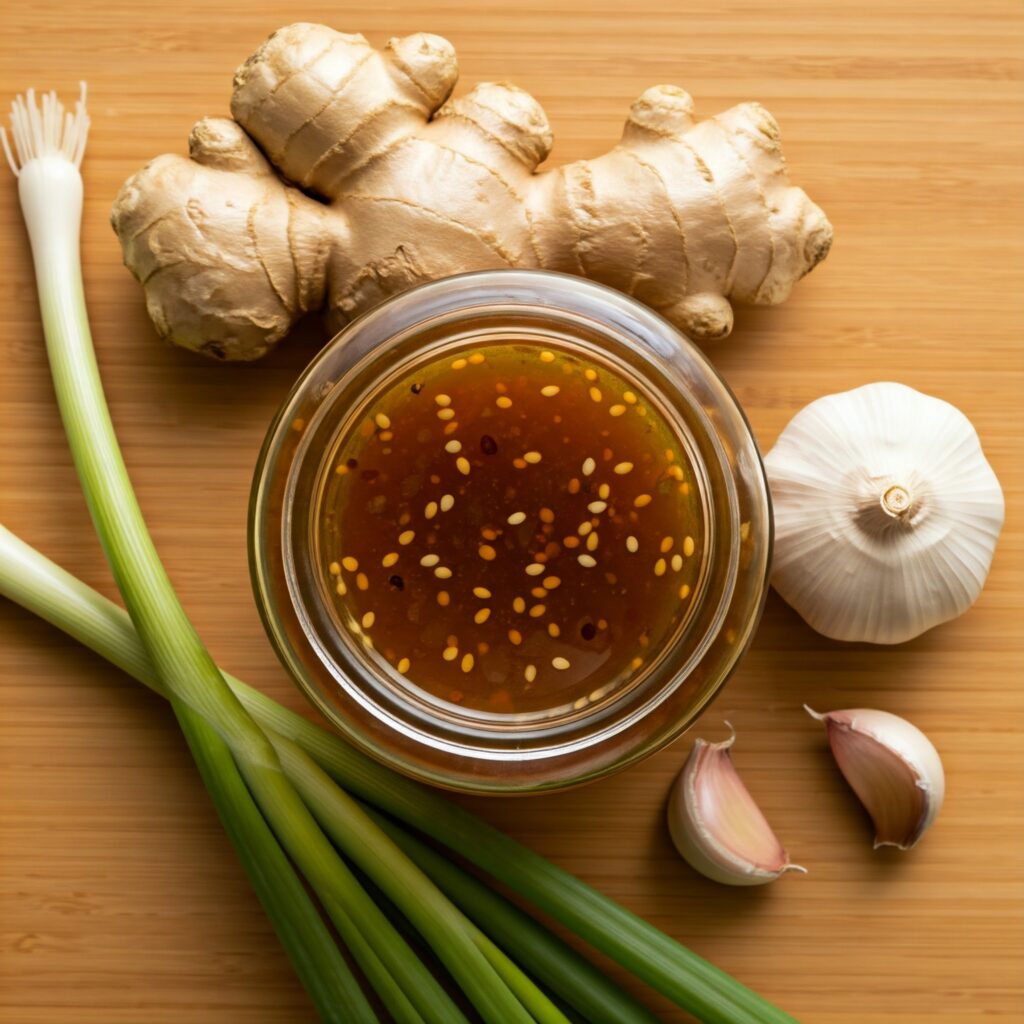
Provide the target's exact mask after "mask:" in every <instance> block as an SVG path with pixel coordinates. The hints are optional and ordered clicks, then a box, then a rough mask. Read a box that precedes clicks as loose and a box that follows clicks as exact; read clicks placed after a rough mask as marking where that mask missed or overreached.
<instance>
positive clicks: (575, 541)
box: [562, 537, 580, 548]
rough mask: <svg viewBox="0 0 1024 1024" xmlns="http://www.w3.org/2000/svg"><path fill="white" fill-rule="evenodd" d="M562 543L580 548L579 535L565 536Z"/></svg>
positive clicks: (569, 546)
mask: <svg viewBox="0 0 1024 1024" xmlns="http://www.w3.org/2000/svg"><path fill="white" fill-rule="evenodd" d="M562 543H563V544H564V545H565V546H566V547H567V548H578V547H579V546H580V539H579V537H563V538H562Z"/></svg>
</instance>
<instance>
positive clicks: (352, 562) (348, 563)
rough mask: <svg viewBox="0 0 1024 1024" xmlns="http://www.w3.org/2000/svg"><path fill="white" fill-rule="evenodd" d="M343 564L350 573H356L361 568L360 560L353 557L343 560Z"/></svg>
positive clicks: (347, 556) (349, 556) (348, 556)
mask: <svg viewBox="0 0 1024 1024" xmlns="http://www.w3.org/2000/svg"><path fill="white" fill-rule="evenodd" d="M341 564H342V565H343V566H345V568H346V569H348V571H349V572H355V571H356V569H358V568H359V559H357V558H353V557H352V556H351V555H346V556H345V557H344V558H343V559H342V560H341Z"/></svg>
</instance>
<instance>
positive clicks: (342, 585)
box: [334, 580, 348, 597]
mask: <svg viewBox="0 0 1024 1024" xmlns="http://www.w3.org/2000/svg"><path fill="white" fill-rule="evenodd" d="M334 590H335V593H337V594H339V595H340V596H341V597H344V596H345V595H346V594H347V593H348V587H346V586H345V581H344V580H338V585H337V586H336V587H335V588H334Z"/></svg>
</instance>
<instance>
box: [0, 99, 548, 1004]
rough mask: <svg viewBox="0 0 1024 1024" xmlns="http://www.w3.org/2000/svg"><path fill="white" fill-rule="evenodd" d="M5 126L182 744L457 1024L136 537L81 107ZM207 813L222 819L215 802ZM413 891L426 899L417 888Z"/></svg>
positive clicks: (45, 285) (116, 538) (105, 500)
mask: <svg viewBox="0 0 1024 1024" xmlns="http://www.w3.org/2000/svg"><path fill="white" fill-rule="evenodd" d="M12 123H13V127H14V136H15V146H16V148H17V153H18V163H17V164H16V163H15V161H14V160H13V157H12V155H11V153H10V149H9V147H8V146H7V141H6V136H5V138H4V148H5V151H6V152H7V154H8V158H9V159H10V160H11V164H12V168H13V169H14V171H15V174H17V175H18V191H19V197H20V199H21V207H22V212H23V214H24V217H25V223H26V226H27V227H28V233H29V240H30V242H31V246H32V255H33V259H34V262H35V271H36V285H37V288H38V292H39V304H40V308H41V311H42V318H43V329H44V334H45V337H46V348H47V354H48V357H49V361H50V369H51V373H52V377H53V383H54V389H55V391H56V395H57V402H58V405H59V407H60V411H61V416H62V418H63V421H64V429H65V433H66V435H67V439H68V444H69V447H70V449H71V454H72V457H73V459H74V462H75V467H76V469H77V471H78V476H79V480H80V481H81V484H82V490H83V492H84V494H85V498H86V502H87V504H88V506H89V511H90V513H91V515H92V520H93V524H94V526H95V528H96V532H97V534H98V535H99V538H100V542H101V543H102V545H103V548H104V551H105V553H106V556H107V561H108V562H109V563H110V567H111V569H112V571H113V574H114V578H115V580H116V582H117V585H118V588H119V589H120V591H121V594H122V596H123V597H124V600H125V604H126V605H127V607H128V611H129V614H130V615H131V619H132V622H133V623H134V625H135V628H136V630H137V632H138V635H139V638H140V639H141V641H142V644H143V647H144V648H145V650H146V652H147V654H148V655H149V657H150V660H151V661H152V664H153V668H154V670H155V672H156V675H157V677H158V678H159V680H160V682H161V684H162V686H163V688H164V691H165V693H166V695H167V697H168V699H169V700H170V702H171V707H172V709H173V710H174V713H175V715H176V717H177V718H178V721H179V723H180V725H181V727H182V729H183V731H184V732H185V734H186V737H187V738H188V740H189V744H190V746H191V747H193V748H195V747H200V748H203V749H205V748H207V747H209V751H210V760H211V763H213V760H214V758H215V757H226V756H227V752H226V751H220V750H218V749H216V748H217V746H218V745H219V744H220V743H221V742H225V743H226V744H227V747H228V748H229V750H230V755H231V756H232V757H233V758H234V762H235V764H236V765H237V767H238V770H239V771H240V772H241V775H242V777H243V778H244V780H245V784H246V785H247V786H248V788H249V790H250V792H251V794H252V796H253V797H254V798H255V801H256V803H257V805H258V806H259V809H260V810H261V811H262V813H263V815H264V817H265V818H266V820H267V823H268V824H269V825H270V826H271V828H272V830H273V832H274V833H275V834H276V836H277V839H278V842H280V844H281V846H283V847H284V849H285V850H286V851H287V853H288V855H289V856H290V857H291V858H292V860H293V861H294V862H295V864H296V865H297V866H298V868H299V870H300V871H301V872H302V874H303V875H304V876H305V877H306V879H307V881H308V882H309V883H310V885H311V886H312V887H313V888H314V890H315V891H316V892H317V894H318V895H319V896H320V898H321V901H322V902H323V904H324V907H325V909H326V910H327V912H328V914H329V915H330V914H331V911H332V910H341V911H342V913H341V914H340V915H339V916H338V919H337V920H336V921H335V924H336V925H337V926H338V927H339V929H341V930H344V929H346V928H348V929H349V930H350V931H351V926H352V925H354V926H355V927H356V928H358V930H359V931H360V932H361V934H362V937H363V938H365V940H366V944H365V945H366V946H368V948H370V949H372V951H373V954H374V957H375V958H376V959H375V961H374V963H372V964H371V965H370V967H369V969H368V973H370V972H372V971H376V970H377V968H378V967H379V966H380V965H383V967H384V968H386V969H387V971H388V973H389V974H391V975H392V977H393V978H394V979H395V981H397V982H398V983H399V984H400V986H401V987H402V989H403V990H404V991H405V993H406V995H408V996H409V998H410V1000H411V1001H412V1002H413V1003H414V1004H415V1006H416V1009H417V1010H418V1011H419V1012H420V1013H421V1014H422V1015H423V1016H424V1017H426V1018H427V1019H428V1020H430V1021H432V1022H437V1024H448V1022H449V1021H451V1020H453V1019H459V1018H460V1015H459V1014H458V1011H457V1010H456V1009H455V1007H454V1005H453V1004H452V1003H451V1000H450V998H449V997H447V996H446V995H445V994H444V992H443V990H442V989H441V988H440V986H439V985H438V984H437V982H436V980H435V979H434V978H433V977H432V976H431V975H430V974H429V972H427V971H426V970H425V968H424V967H423V965H422V964H421V963H420V961H419V960H418V958H416V957H415V955H414V954H413V953H412V951H411V950H410V949H409V947H408V945H407V944H406V943H405V941H404V940H403V939H402V938H401V936H400V935H399V934H398V932H397V931H396V930H395V929H394V927H393V926H392V925H391V923H390V922H389V921H388V920H387V919H386V917H385V916H384V915H383V914H382V913H381V912H380V910H379V909H378V908H377V907H376V906H375V905H374V904H373V902H372V901H371V900H370V899H369V897H367V896H366V894H365V891H364V890H363V889H362V887H361V886H360V885H359V883H358V881H357V880H356V878H355V876H354V875H353V874H352V873H351V871H350V870H349V869H348V868H347V866H346V865H345V863H344V861H342V859H341V858H340V856H339V855H338V853H337V851H336V850H335V849H334V847H333V846H332V845H331V842H330V840H328V838H327V837H326V836H325V835H324V833H323V831H321V828H320V826H319V825H318V824H317V822H316V820H315V819H314V817H313V815H312V814H311V813H310V810H309V809H308V808H307V806H306V804H305V803H304V802H303V800H302V798H301V797H300V796H299V794H298V793H297V792H296V790H295V788H294V787H293V785H292V783H291V782H290V781H289V779H288V778H287V776H286V775H285V773H284V772H283V770H282V768H281V764H280V762H279V760H278V755H277V752H276V751H275V749H274V746H273V744H272V743H271V741H270V740H269V739H268V737H267V736H266V735H265V734H264V732H263V731H262V729H261V728H260V727H259V725H257V724H256V722H255V721H254V720H253V719H252V718H251V717H250V716H249V714H248V713H247V712H246V710H245V709H244V708H243V707H242V705H241V703H240V702H239V701H238V698H237V697H236V696H235V694H234V693H233V692H232V690H231V689H230V687H229V686H228V685H227V683H226V682H225V680H224V677H223V676H222V675H221V673H220V670H219V669H218V668H217V666H216V665H215V664H214V662H213V659H212V658H211V657H210V655H209V653H208V652H207V650H206V648H205V647H204V646H203V644H202V641H201V640H200V639H199V636H198V634H197V633H196V631H195V630H194V629H193V627H192V624H191V623H190V622H189V620H188V617H187V616H186V614H185V611H184V609H183V608H182V606H181V604H180V602H179V601H178V598H177V595H176V594H175V593H174V590H173V588H172V586H171V583H170V580H169V579H168V577H167V573H166V572H165V570H164V567H163V565H162V564H161V562H160V559H159V556H158V555H157V552H156V549H155V547H154V546H153V542H152V539H151V537H150V535H149V532H148V530H147V529H146V525H145V522H144V521H143V518H142V512H141V510H140V509H139V505H138V501H137V500H136V497H135V493H134V491H133V490H132V486H131V482H130V480H129V478H128V472H127V469H126V467H125V464H124V460H123V458H122V456H121V450H120V447H119V445H118V443H117V437H116V435H115V432H114V427H113V424H112V422H111V419H110V413H109V410H108V408H107V403H106V398H105V396H104V394H103V386H102V383H101V381H100V376H99V370H98V367H97V365H96V355H95V352H94V350H93V345H92V338H91V334H90V331H89V323H88V316H87V313H86V308H85V296H84V292H83V288H82V274H81V263H80V256H79V246H78V233H79V226H80V222H81V214H82V193H83V187H82V179H81V175H80V174H79V170H78V167H79V164H80V161H81V158H82V154H83V153H84V150H85V138H86V133H87V128H88V119H87V117H86V114H85V106H84V97H83V100H82V101H80V102H79V105H78V109H77V113H76V115H75V117H71V116H70V115H69V116H68V118H67V121H66V122H65V120H64V114H63V108H62V107H61V105H60V103H59V102H58V101H57V99H56V97H55V96H54V95H53V94H50V95H49V96H48V97H45V98H44V102H43V107H42V111H40V110H39V108H38V107H37V106H36V104H35V101H34V97H33V96H32V95H31V94H30V96H29V101H28V103H24V102H21V103H20V106H19V105H18V104H16V105H15V108H14V115H13V118H12ZM19 165H20V166H19ZM218 737H219V738H218ZM214 784H215V785H216V784H217V783H216V782H215V783H214ZM215 802H216V803H217V806H218V808H219V809H224V810H228V811H229V808H228V805H227V802H226V801H225V800H217V801H215ZM234 834H240V831H239V830H235V833H234ZM335 838H337V836H335ZM380 838H381V842H382V843H384V844H387V843H388V842H389V841H388V840H387V839H386V837H383V836H382V835H381V837H380ZM272 855H273V854H272V852H271V850H270V847H269V845H267V844H266V843H264V845H263V846H260V847H254V848H253V850H252V851H251V857H252V859H254V860H256V861H259V860H262V859H264V858H268V857H270V856H272ZM413 870H415V868H413ZM420 877H421V878H422V877H423V876H420ZM423 883H424V885H425V887H427V888H429V889H432V888H433V887H432V886H431V885H430V883H429V882H427V881H426V879H425V878H423ZM442 899H443V897H442ZM350 918H351V920H350ZM430 934H431V941H432V943H433V944H434V948H435V949H436V951H437V952H438V954H439V955H440V957H441V959H442V960H443V961H444V963H445V966H446V967H448V969H449V970H450V971H451V972H452V974H453V975H454V976H455V977H456V979H457V980H458V981H459V983H460V984H461V985H462V987H463V989H464V990H465V991H466V994H467V995H468V996H469V997H470V999H471V1000H472V1001H473V1003H474V1005H475V1006H476V1008H477V1009H478V1010H479V1012H480V1014H481V1015H482V1016H483V1018H484V1019H485V1020H486V1021H488V1022H492V1024H515V1022H518V1021H521V1022H523V1024H528V1022H529V1021H530V1020H531V1018H530V1016H529V1014H528V1013H527V1012H526V1010H525V1009H524V1008H523V1006H522V1004H521V1003H520V1002H519V1000H518V999H517V998H516V996H515V994H514V993H513V992H512V991H511V990H510V989H509V988H508V986H507V985H506V984H505V982H504V981H503V980H502V978H501V976H500V975H499V974H498V972H497V971H495V969H494V968H493V967H492V966H491V964H490V962H489V961H488V959H487V958H486V957H485V956H484V955H483V953H482V952H481V951H480V950H479V949H478V948H477V947H476V946H475V945H474V944H473V943H472V941H470V940H469V938H468V936H467V935H466V933H465V929H461V928H458V927H457V926H456V925H455V923H454V922H453V920H452V918H451V915H442V916H440V917H435V918H433V919H431V921H430ZM359 948H360V947H357V948H355V949H353V950H352V952H353V954H356V953H357V952H358V949H359ZM377 960H379V962H380V964H377V963H376V961H377ZM404 982H413V984H409V985H408V987H407V984H406V983H404ZM351 1011H352V1014H353V1018H352V1019H354V1020H357V1021H360V1020H366V1021H370V1020H373V1019H375V1018H374V1016H373V1014H372V1012H371V1011H370V1008H369V1006H368V1005H367V1004H366V1003H365V1001H364V1002H363V1003H362V1004H361V1005H360V1004H353V1006H352V1007H351Z"/></svg>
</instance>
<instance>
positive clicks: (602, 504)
mask: <svg viewBox="0 0 1024 1024" xmlns="http://www.w3.org/2000/svg"><path fill="white" fill-rule="evenodd" d="M607 507H608V502H607V501H592V502H591V503H590V504H589V505H588V506H587V509H588V510H589V511H590V512H593V513H594V515H595V516H596V515H599V514H600V513H601V512H603V511H604V510H605V509H606V508H607Z"/></svg>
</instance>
